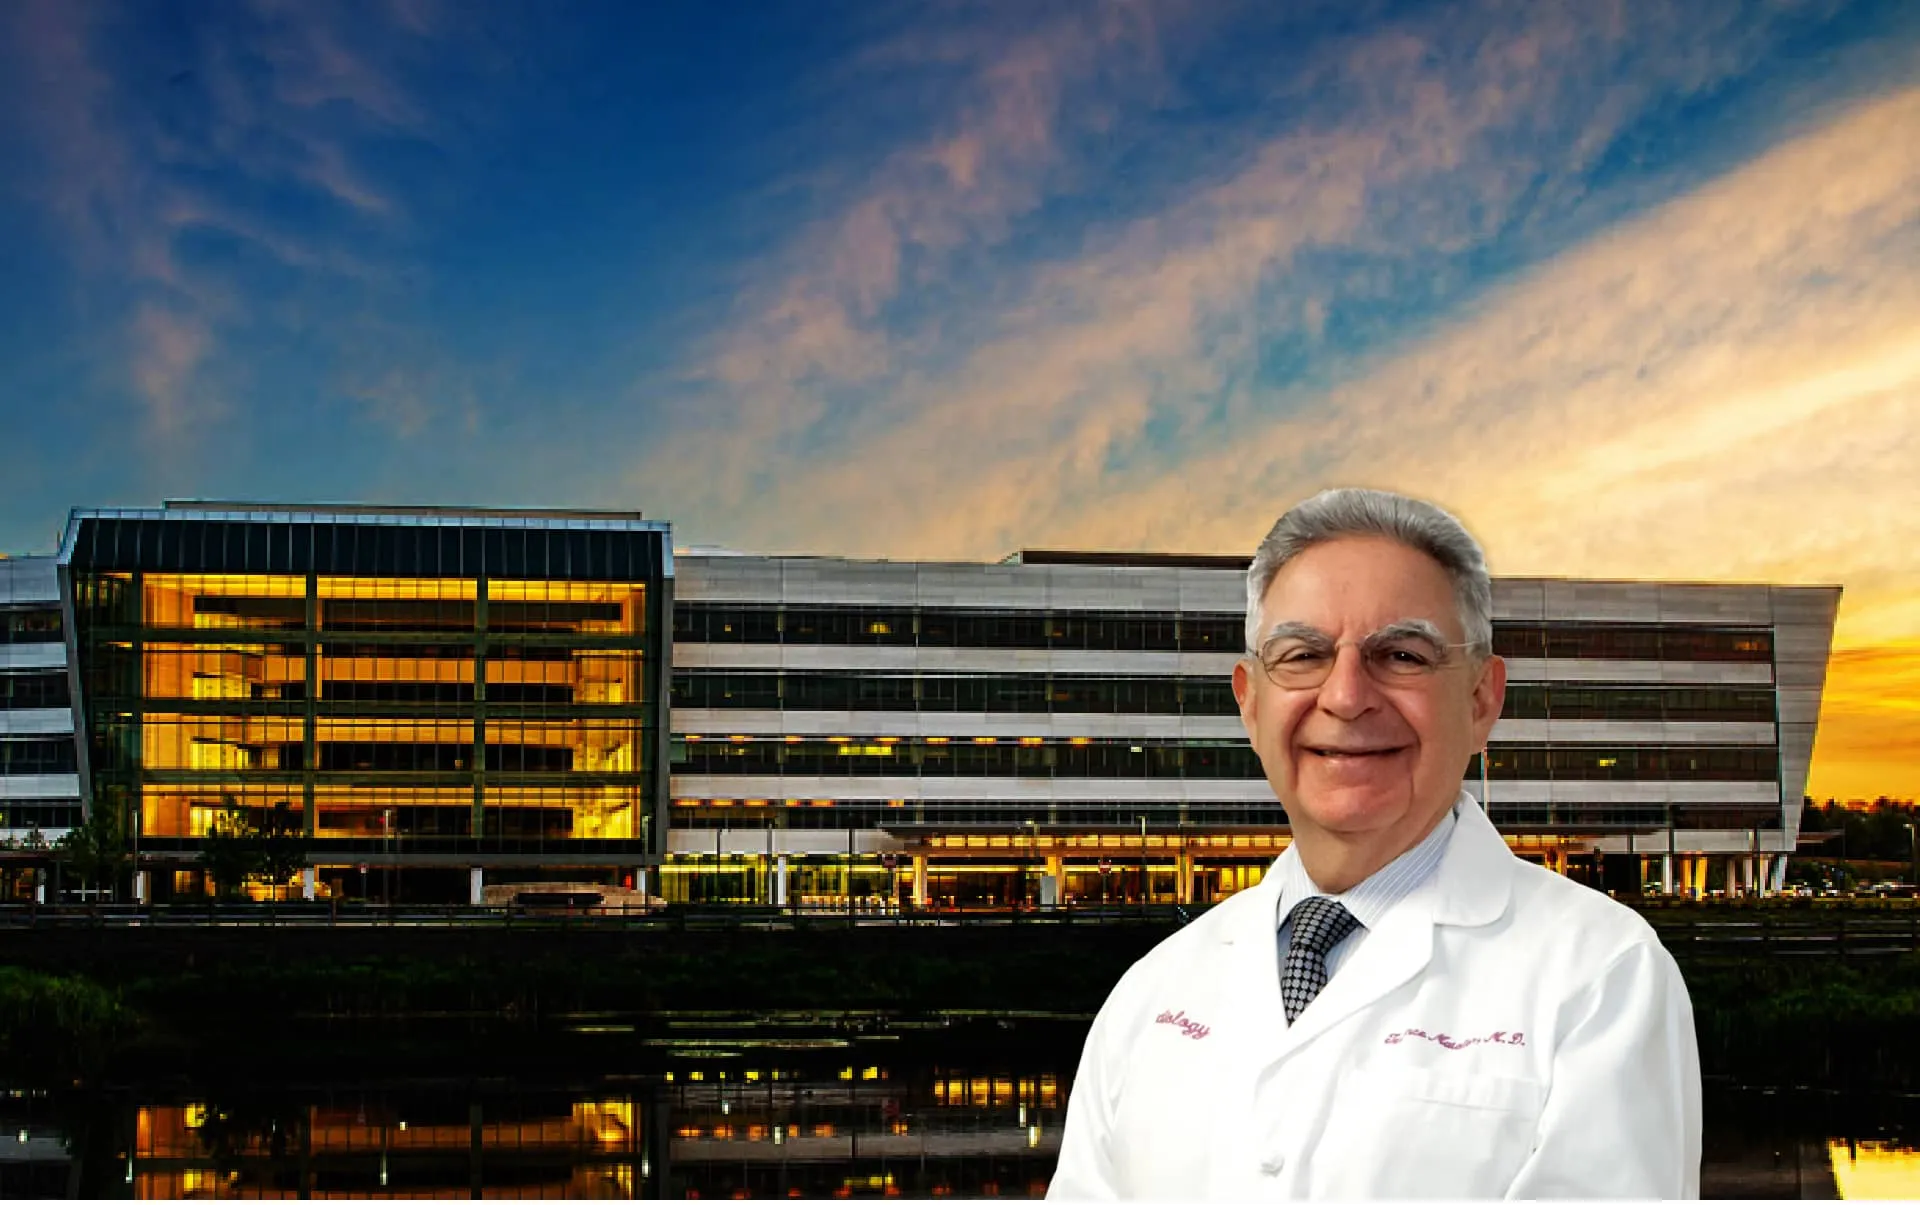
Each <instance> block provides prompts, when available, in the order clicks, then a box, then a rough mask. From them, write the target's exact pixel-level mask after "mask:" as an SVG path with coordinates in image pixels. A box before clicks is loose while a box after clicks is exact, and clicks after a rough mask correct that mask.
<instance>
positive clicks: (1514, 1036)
mask: <svg viewBox="0 0 1920 1205" xmlns="http://www.w3.org/2000/svg"><path fill="white" fill-rule="evenodd" d="M1407 1038H1425V1039H1426V1040H1427V1041H1429V1042H1432V1043H1434V1044H1435V1045H1437V1046H1442V1047H1445V1048H1446V1049H1448V1050H1465V1049H1466V1048H1467V1047H1469V1046H1486V1045H1493V1046H1525V1045H1526V1044H1527V1035H1526V1034H1524V1033H1511V1032H1509V1031H1507V1030H1504V1029H1496V1030H1495V1031H1493V1032H1492V1033H1490V1034H1488V1035H1487V1036H1485V1037H1483V1038H1456V1037H1454V1036H1452V1035H1451V1034H1444V1033H1428V1032H1427V1031H1426V1030H1424V1029H1402V1030H1400V1031H1398V1032H1397V1033H1390V1034H1388V1035H1387V1042H1386V1044H1387V1045H1389V1046H1394V1045H1397V1044H1399V1043H1400V1042H1402V1041H1404V1040H1405V1039H1407Z"/></svg>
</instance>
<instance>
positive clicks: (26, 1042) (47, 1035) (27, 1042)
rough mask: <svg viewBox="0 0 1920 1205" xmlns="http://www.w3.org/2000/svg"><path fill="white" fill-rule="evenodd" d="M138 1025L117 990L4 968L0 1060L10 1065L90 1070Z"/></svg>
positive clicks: (0, 968) (0, 983) (0, 995)
mask: <svg viewBox="0 0 1920 1205" xmlns="http://www.w3.org/2000/svg"><path fill="white" fill-rule="evenodd" d="M134 1028H135V1018H134V1016H133V1014H132V1013H131V1012H130V1011H129V1009H128V1008H127V1006H126V1005H125V1004H124V1003H122V1001H121V997H120V993H119V992H118V991H117V990H114V989H111V988H107V987H103V986H101V985H100V984H99V983H96V982H95V981H93V980H92V979H89V978H86V977H84V976H80V975H49V974H45V973H43V972H40V971H31V970H26V969H23V968H21V967H14V966H0V1062H4V1064H5V1065H6V1066H8V1067H11V1068H15V1069H19V1070H25V1071H30V1072H42V1073H47V1072H55V1073H61V1072H64V1073H68V1074H71V1073H74V1072H80V1071H89V1070H92V1069H94V1068H97V1067H98V1066H99V1065H100V1064H101V1063H102V1062H103V1061H104V1060H105V1059H106V1058H107V1056H108V1055H110V1054H111V1053H112V1052H113V1050H114V1049H115V1047H116V1046H117V1045H118V1043H119V1042H120V1041H121V1040H122V1039H123V1038H124V1037H126V1036H127V1035H128V1034H129V1033H130V1032H131V1031H132V1030H133V1029H134Z"/></svg>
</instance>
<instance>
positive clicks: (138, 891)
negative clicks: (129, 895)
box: [133, 870, 148, 904]
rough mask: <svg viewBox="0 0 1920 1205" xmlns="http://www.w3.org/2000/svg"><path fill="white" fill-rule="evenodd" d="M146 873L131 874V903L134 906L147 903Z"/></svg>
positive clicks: (135, 872)
mask: <svg viewBox="0 0 1920 1205" xmlns="http://www.w3.org/2000/svg"><path fill="white" fill-rule="evenodd" d="M147 873H148V872H146V871H144V870H136V871H134V872H133V902H134V903H136V904H144V903H146V902H147Z"/></svg>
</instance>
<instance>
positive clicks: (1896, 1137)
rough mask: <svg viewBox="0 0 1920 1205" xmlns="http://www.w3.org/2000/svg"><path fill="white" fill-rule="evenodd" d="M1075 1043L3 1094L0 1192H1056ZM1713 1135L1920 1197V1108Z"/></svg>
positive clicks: (1763, 1103) (961, 1036) (1767, 1187)
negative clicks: (1053, 1184) (1918, 1148)
mask: <svg viewBox="0 0 1920 1205" xmlns="http://www.w3.org/2000/svg"><path fill="white" fill-rule="evenodd" d="M1082 1026H1083V1023H1082V1022H1077V1021H1072V1022H1070V1021H1062V1020H1053V1021H1048V1020H1044V1019H1039V1020H1027V1021H1021V1022H1012V1023H996V1022H982V1021H977V1020H976V1021H974V1022H973V1023H970V1024H968V1025H965V1026H961V1027H957V1028H954V1027H948V1026H945V1025H941V1024H930V1025H927V1026H925V1027H922V1028H913V1027H901V1026H898V1025H894V1026H880V1025H875V1024H871V1023H862V1024H847V1023H838V1024H832V1025H821V1024H819V1023H817V1021H816V1020H812V1019H794V1020H793V1021H792V1022H791V1023H782V1022H781V1021H780V1020H779V1019H777V1018H763V1019H761V1021H760V1022H759V1023H757V1024H753V1025H742V1024H741V1023H740V1022H739V1021H738V1020H737V1019H736V1020H713V1019H702V1018H697V1017H686V1018H680V1019H677V1020H675V1019H668V1020H665V1021H663V1020H662V1019H660V1018H647V1019H645V1020H644V1021H642V1020H639V1019H632V1018H625V1019H623V1018H620V1017H609V1016H598V1017H588V1018H576V1019H574V1020H572V1021H571V1022H570V1023H569V1026H568V1028H569V1030H570V1032H571V1034H572V1036H573V1038H574V1040H575V1044H574V1045H572V1046H571V1047H570V1048H569V1051H568V1053H567V1055H566V1057H565V1058H564V1060H556V1062H563V1063H564V1066H557V1067H556V1068H555V1069H554V1070H552V1071H551V1072H548V1071H544V1070H543V1071H538V1072H534V1073H531V1074H530V1073H529V1072H528V1070H527V1068H528V1067H529V1066H535V1067H537V1066H539V1065H540V1062H541V1060H539V1059H537V1058H536V1059H533V1060H531V1061H530V1060H528V1059H526V1058H525V1057H521V1058H517V1059H514V1060H511V1067H510V1069H503V1070H501V1071H500V1072H498V1073H494V1074H489V1073H488V1071H487V1069H486V1066H485V1063H486V1060H485V1059H481V1060H478V1061H477V1063H476V1065H474V1066H473V1067H471V1068H469V1069H463V1071H462V1073H461V1074H458V1075H423V1074H419V1073H418V1069H417V1068H409V1069H408V1071H407V1073H405V1074H399V1075H396V1074H392V1073H390V1072H387V1071H383V1068H385V1067H390V1066H392V1065H393V1064H394V1063H395V1060H392V1059H388V1058H384V1057H382V1054H381V1051H380V1048H379V1045H378V1043H376V1042H369V1043H368V1044H366V1045H365V1046H364V1047H362V1053H361V1055H360V1056H358V1057H356V1058H353V1059H350V1060H339V1061H336V1063H335V1065H334V1066H333V1067H331V1068H330V1069H329V1070H328V1071H327V1073H326V1074H324V1075H314V1074H312V1073H310V1072H294V1073H291V1074H285V1075H276V1074H274V1073H270V1072H268V1071H266V1070H265V1066H264V1064H263V1065H262V1066H261V1068H260V1069H259V1070H257V1071H256V1072H254V1073H251V1074H249V1073H248V1072H247V1070H246V1068H245V1066H244V1064H238V1065H236V1064H233V1063H223V1064H221V1065H219V1066H217V1067H210V1068H209V1069H208V1071H207V1074H205V1075H204V1076H202V1075H194V1074H188V1075H180V1074H170V1075H167V1076H164V1077H158V1078H151V1079H148V1080H146V1081H142V1082H127V1083H120V1084H112V1083H109V1084H106V1085H103V1086H101V1087H97V1088H90V1089H85V1090H76V1089H71V1088H65V1089H54V1088H48V1087H45V1086H39V1087H36V1086H28V1085H8V1086H5V1087H0V1195H4V1196H7V1197H85V1198H102V1197H105V1198H116V1197H117V1198H136V1199H145V1198H155V1197H163V1198H165V1197H177V1198H188V1199H268V1198H295V1199H303V1198H304V1199H327V1198H340V1197H352V1198H452V1199H469V1198H473V1199H477V1198H480V1197H483V1196H484V1197H497V1198H532V1199H539V1198H576V1199H594V1200H597V1199H629V1198H672V1199H679V1200H685V1199H715V1198H718V1199H732V1198H739V1197H756V1198H766V1197H773V1198H825V1197H862V1198H865V1197H889V1196H904V1197H923V1198H940V1197H952V1198H966V1199H982V1198H993V1197H1019V1198H1031V1197H1038V1196H1041V1195H1042V1194H1044V1192H1045V1191H1046V1186H1047V1182H1048V1179H1049V1178H1050V1176H1051V1175H1052V1172H1053V1166H1054V1161H1055V1159H1056V1158H1057V1155H1058V1151H1059V1141H1060V1127H1061V1123H1062V1121H1063V1120H1064V1117H1065V1111H1066V1103H1067V1095H1068V1093H1069V1091H1070V1090H1071V1087H1072V1071H1073V1063H1074V1061H1075V1059H1076V1058H1077V1052H1078V1048H1079V1039H1080V1034H1081V1032H1082ZM514 1040H516V1039H514V1038H513V1037H511V1036H508V1037H503V1038H502V1039H501V1041H503V1042H512V1041H514ZM602 1041H604V1042H605V1044H606V1056H605V1058H604V1059H601V1058H593V1057H587V1058H583V1057H582V1048H581V1046H580V1045H579V1044H578V1043H579V1042H585V1043H587V1044H588V1046H589V1047H591V1046H593V1045H595V1044H598V1043H599V1042H602ZM587 1067H591V1070H587V1069H585V1068H587ZM1706 1122H1707V1124H1706V1144H1705V1145H1706V1154H1705V1160H1704V1166H1703V1176H1702V1188H1703V1192H1704V1194H1705V1195H1706V1196H1708V1197H1716V1198H1727V1197H1759V1198H1789V1199H1791V1198H1827V1197H1833V1196H1835V1195H1840V1196H1844V1197H1848V1198H1869V1197H1889V1196H1891V1197H1907V1198H1913V1197H1920V1154H1917V1153H1916V1152H1915V1150H1914V1144H1915V1143H1920V1097H1915V1096H1906V1095H1890V1094H1863V1093H1852V1092H1838V1091H1824V1090H1814V1089H1804V1088H1803V1089H1761V1088H1754V1087H1747V1086H1742V1085H1738V1084H1730V1083H1712V1084H1709V1087H1708V1095H1707V1109H1706Z"/></svg>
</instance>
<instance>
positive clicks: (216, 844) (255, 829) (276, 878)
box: [200, 796, 309, 899]
mask: <svg viewBox="0 0 1920 1205" xmlns="http://www.w3.org/2000/svg"><path fill="white" fill-rule="evenodd" d="M308 855H309V846H308V842H307V836H306V830H305V828H304V826H303V825H302V823H301V817H300V814H299V813H298V812H296V811H294V810H293V806H292V805H291V804H290V803H288V802H286V801H285V800H282V801H281V802H279V803H276V804H274V805H273V807H272V808H270V809H268V810H267V811H265V812H263V813H261V814H260V815H259V816H258V818H256V817H255V815H254V813H252V812H250V811H248V810H247V809H246V808H243V807H241V806H240V805H239V804H238V803H237V802H235V801H234V799H233V798H232V797H231V796H228V797H227V798H226V800H225V806H224V807H223V808H222V809H221V812H220V815H218V816H216V817H215V818H214V820H213V823H212V824H210V825H208V826H207V832H206V835H205V836H204V837H203V838H202V839H201V843H200V865H201V866H202V867H204V868H205V870H206V872H207V877H208V878H209V879H211V880H213V883H214V888H215V890H216V891H217V892H218V893H219V895H220V896H221V897H222V898H225V899H231V898H232V897H234V896H236V895H239V894H240V893H241V892H242V891H244V890H245V889H246V885H247V881H248V880H249V879H264V880H266V881H267V882H268V883H270V884H274V885H278V884H282V883H285V882H286V881H287V880H289V879H291V878H292V877H293V876H294V875H296V874H299V873H300V872H301V871H302V870H304V869H305V868H306V866H307V861H308Z"/></svg>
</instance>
